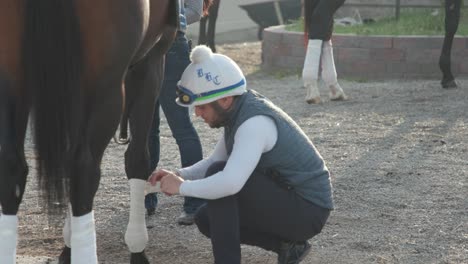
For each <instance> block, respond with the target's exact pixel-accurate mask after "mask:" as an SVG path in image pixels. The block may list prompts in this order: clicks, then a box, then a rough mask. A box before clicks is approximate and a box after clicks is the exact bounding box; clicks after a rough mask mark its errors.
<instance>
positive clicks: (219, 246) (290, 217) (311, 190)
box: [149, 46, 333, 264]
mask: <svg viewBox="0 0 468 264" xmlns="http://www.w3.org/2000/svg"><path fill="white" fill-rule="evenodd" d="M191 59H192V63H191V64H190V65H189V66H188V67H187V69H186V70H185V71H184V73H183V75H182V79H181V80H180V82H179V85H178V88H179V97H178V99H177V103H178V104H180V105H183V106H187V107H188V106H194V107H195V114H196V115H197V116H200V117H201V118H203V119H204V121H205V123H207V124H208V125H209V126H210V127H211V128H220V127H224V134H223V135H222V136H221V138H220V140H219V141H218V143H217V145H216V147H215V149H214V151H213V153H212V154H211V155H210V156H209V157H208V158H206V159H204V160H202V161H200V162H198V163H196V164H194V165H192V166H190V167H187V168H182V169H179V170H177V171H176V172H171V171H168V170H164V169H162V170H158V171H155V172H153V174H152V175H151V177H150V179H149V181H150V183H151V184H153V185H154V184H156V182H157V181H161V190H162V192H164V193H166V194H168V195H175V194H181V195H184V196H190V197H198V198H203V199H207V203H206V205H203V206H202V207H201V208H200V209H199V210H198V212H197V214H196V216H195V223H196V224H197V226H198V229H199V230H200V232H201V233H203V234H204V235H205V236H207V237H209V238H211V243H212V247H213V255H214V259H215V263H222V264H239V263H240V262H241V247H240V245H241V244H248V245H253V246H258V247H261V248H263V249H266V250H270V251H274V252H276V253H277V254H278V263H280V264H283V263H284V264H286V263H287V264H292V263H299V262H300V261H301V260H303V259H304V258H305V256H306V255H307V253H308V252H309V251H310V247H311V245H310V244H309V242H308V241H307V240H308V239H310V238H312V237H314V236H315V235H317V234H319V233H320V232H321V230H322V228H323V226H324V225H325V222H326V221H327V219H328V216H329V214H330V211H331V210H332V209H333V199H332V186H331V183H330V174H329V171H328V169H327V167H326V165H325V163H324V161H323V159H322V157H321V156H320V154H319V152H318V151H317V149H316V148H315V147H314V145H313V144H312V142H311V141H310V140H309V138H308V137H307V135H306V134H305V133H304V132H303V131H302V130H301V128H300V127H299V126H298V125H297V124H296V123H295V122H294V121H293V120H292V119H291V118H290V117H289V116H288V115H287V114H286V113H285V112H284V111H282V110H281V109H280V108H278V107H277V106H275V105H274V104H273V103H272V102H271V101H269V100H268V99H267V98H265V97H264V96H262V95H260V94H258V93H257V92H255V91H253V90H246V86H247V85H246V80H245V77H244V75H243V73H242V71H241V70H240V69H239V67H238V66H237V64H236V63H235V62H234V61H232V60H231V59H230V58H228V57H226V56H224V55H221V54H214V53H212V52H211V50H210V49H209V48H207V47H205V46H198V47H196V48H195V49H194V50H193V52H192V54H191Z"/></svg>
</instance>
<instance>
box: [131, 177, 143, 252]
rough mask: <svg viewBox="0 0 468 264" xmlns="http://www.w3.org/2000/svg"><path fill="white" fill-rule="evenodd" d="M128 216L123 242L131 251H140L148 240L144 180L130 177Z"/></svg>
mask: <svg viewBox="0 0 468 264" xmlns="http://www.w3.org/2000/svg"><path fill="white" fill-rule="evenodd" d="M128 182H129V184H130V217H129V220H128V226H127V232H125V243H126V244H127V246H128V249H129V250H130V252H132V253H139V252H142V251H143V250H144V249H145V248H146V243H147V242H148V231H147V230H146V220H145V195H144V191H145V185H146V181H144V180H140V179H130V180H129V181H128Z"/></svg>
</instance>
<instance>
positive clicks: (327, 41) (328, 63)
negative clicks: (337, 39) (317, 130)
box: [302, 0, 347, 104]
mask: <svg viewBox="0 0 468 264" xmlns="http://www.w3.org/2000/svg"><path fill="white" fill-rule="evenodd" d="M344 1H345V0H304V34H305V35H306V36H307V37H308V44H307V53H306V57H305V60H304V67H303V69H302V80H303V82H304V87H305V89H306V102H307V103H309V104H318V103H320V101H321V99H320V92H319V89H318V77H319V72H320V66H321V68H322V74H321V75H322V80H323V81H324V83H325V85H326V86H327V87H328V88H329V89H330V100H346V99H347V98H346V95H345V93H344V92H343V89H342V88H341V86H340V84H339V83H338V79H337V74H336V68H335V61H334V59H333V46H332V42H331V36H332V33H333V15H334V14H335V12H336V10H337V9H338V8H339V7H340V6H342V5H343V3H344ZM320 62H321V63H320ZM320 64H321V65H320Z"/></svg>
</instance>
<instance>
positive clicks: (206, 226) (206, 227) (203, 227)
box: [195, 205, 210, 238]
mask: <svg viewBox="0 0 468 264" xmlns="http://www.w3.org/2000/svg"><path fill="white" fill-rule="evenodd" d="M195 224H196V225H197V227H198V230H199V231H200V233H202V234H203V235H205V236H206V237H208V238H209V237H210V220H209V218H208V211H207V208H206V205H203V206H202V207H200V209H198V211H197V213H196V214H195Z"/></svg>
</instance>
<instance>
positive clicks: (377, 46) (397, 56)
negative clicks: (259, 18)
mask: <svg viewBox="0 0 468 264" xmlns="http://www.w3.org/2000/svg"><path fill="white" fill-rule="evenodd" d="M332 41H333V46H334V56H335V63H336V68H337V72H338V76H339V78H365V79H388V78H398V79H401V78H403V79H406V78H432V79H439V78H441V76H442V74H441V72H440V69H439V66H438V61H439V55H440V51H441V48H442V42H443V37H442V36H433V37H432V36H427V37H426V36H356V35H339V34H336V35H334V36H333V39H332ZM304 57H305V46H304V38H303V35H302V33H298V32H289V31H285V30H284V27H283V26H276V27H270V28H267V29H265V31H264V33H263V42H262V60H263V67H264V68H265V69H267V70H291V71H298V70H299V71H300V70H301V69H302V66H303V63H304ZM452 71H453V74H454V75H455V76H468V37H456V38H455V40H454V42H453V48H452Z"/></svg>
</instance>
